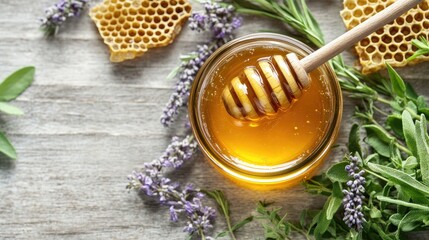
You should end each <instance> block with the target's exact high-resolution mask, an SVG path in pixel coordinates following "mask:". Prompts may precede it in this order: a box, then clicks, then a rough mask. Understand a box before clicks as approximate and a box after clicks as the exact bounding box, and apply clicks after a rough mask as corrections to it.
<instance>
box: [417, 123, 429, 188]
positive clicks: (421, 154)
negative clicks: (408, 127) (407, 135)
mask: <svg viewBox="0 0 429 240" xmlns="http://www.w3.org/2000/svg"><path fill="white" fill-rule="evenodd" d="M426 124H427V122H426V118H425V115H421V122H420V121H416V144H417V153H418V155H417V156H418V160H419V163H420V171H421V174H422V182H423V183H424V184H426V186H429V142H428V140H427V138H426V137H427V129H426Z"/></svg>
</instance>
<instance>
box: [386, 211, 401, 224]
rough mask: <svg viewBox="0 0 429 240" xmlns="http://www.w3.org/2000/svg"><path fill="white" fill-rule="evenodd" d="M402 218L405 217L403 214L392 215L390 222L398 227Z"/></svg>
mask: <svg viewBox="0 0 429 240" xmlns="http://www.w3.org/2000/svg"><path fill="white" fill-rule="evenodd" d="M402 218H403V216H402V215H401V214H399V213H395V214H392V215H391V216H390V217H389V221H390V222H391V223H392V224H393V225H395V226H398V225H399V223H400V222H401V220H402Z"/></svg>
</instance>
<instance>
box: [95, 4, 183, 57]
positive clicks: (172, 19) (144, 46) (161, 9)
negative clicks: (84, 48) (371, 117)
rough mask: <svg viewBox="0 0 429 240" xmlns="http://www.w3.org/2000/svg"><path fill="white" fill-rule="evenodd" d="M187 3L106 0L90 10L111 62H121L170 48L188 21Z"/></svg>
mask: <svg viewBox="0 0 429 240" xmlns="http://www.w3.org/2000/svg"><path fill="white" fill-rule="evenodd" d="M190 13H191V5H190V4H189V1H187V0H180V1H177V0H162V1H159V0H158V1H148V0H104V1H103V2H102V3H100V4H98V5H96V6H94V7H93V8H91V10H90V13H89V15H90V17H91V19H92V20H93V21H94V22H95V24H96V26H97V28H98V31H99V33H100V35H101V37H102V38H103V40H104V43H105V44H106V45H108V46H109V50H110V60H111V61H112V62H122V61H124V60H127V59H133V58H135V57H139V56H141V55H143V54H144V53H145V52H146V51H148V49H149V48H153V47H162V46H166V45H168V44H170V43H171V42H173V40H174V39H175V37H176V35H177V34H178V33H179V32H180V30H181V25H182V24H183V23H184V22H185V21H186V20H187V19H188V18H189V16H190Z"/></svg>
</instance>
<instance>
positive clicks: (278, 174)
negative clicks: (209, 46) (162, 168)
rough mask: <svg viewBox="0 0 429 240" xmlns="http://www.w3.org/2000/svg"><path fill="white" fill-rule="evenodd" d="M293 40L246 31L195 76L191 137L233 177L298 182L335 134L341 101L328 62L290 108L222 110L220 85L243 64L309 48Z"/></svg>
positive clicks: (317, 161) (304, 52)
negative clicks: (252, 115) (236, 113)
mask: <svg viewBox="0 0 429 240" xmlns="http://www.w3.org/2000/svg"><path fill="white" fill-rule="evenodd" d="M297 44H300V43H298V42H296V41H295V40H293V39H290V38H287V37H285V36H282V35H276V34H254V35H250V36H246V37H244V38H242V39H238V40H236V41H234V42H232V43H229V44H227V46H224V47H223V48H222V49H220V50H218V52H216V53H215V54H214V55H213V56H212V57H211V58H210V59H209V60H208V61H207V63H206V64H205V65H204V66H203V67H202V69H201V70H200V72H199V74H198V76H197V78H196V82H195V83H194V84H195V85H194V86H193V90H192V93H191V98H190V119H191V124H192V126H193V130H194V133H195V135H196V138H197V140H198V141H199V143H200V146H201V147H202V149H203V152H204V153H205V154H206V156H207V157H208V158H209V159H210V160H211V162H212V163H214V165H215V166H217V167H218V168H220V169H221V171H222V172H224V173H225V174H226V175H227V176H229V177H232V178H233V179H234V180H239V181H238V182H247V183H251V184H262V185H277V184H281V183H296V182H299V181H300V180H302V179H303V178H305V177H308V176H309V175H310V174H311V173H312V172H313V171H314V169H315V167H316V166H318V165H319V164H320V162H321V160H322V159H323V158H324V157H325V156H326V153H327V152H328V151H327V150H329V146H330V145H331V144H332V143H333V140H334V139H335V136H336V133H337V130H338V124H339V122H340V118H341V111H342V100H341V94H340V90H339V86H338V83H337V81H336V80H335V77H334V75H333V74H332V71H330V70H329V68H328V66H323V67H321V68H318V69H316V70H315V71H313V72H312V73H310V78H311V80H312V81H311V86H310V87H309V88H308V89H306V90H304V91H303V93H302V95H301V96H300V97H299V99H297V100H296V99H295V100H292V101H293V102H292V104H291V105H290V107H289V108H287V109H280V110H279V111H278V112H277V113H276V114H274V115H268V116H264V117H263V118H261V119H259V120H258V121H246V120H239V119H236V118H234V117H232V116H231V115H230V114H229V113H228V112H227V110H226V109H225V106H224V103H223V101H222V90H223V89H224V88H225V86H227V85H228V84H229V83H230V82H231V79H232V78H233V77H235V76H239V75H240V74H243V73H242V72H243V69H245V68H246V67H248V66H257V62H258V60H261V59H266V60H270V59H267V56H274V55H282V56H285V55H286V54H288V53H290V52H292V51H293V52H295V53H297V54H298V56H300V57H303V56H304V55H307V54H308V53H309V51H310V49H308V47H305V46H303V47H302V48H298V47H297V46H296V45H297ZM299 46H300V45H299ZM268 58H269V57H268ZM252 94H254V93H251V92H249V97H252ZM253 97H254V96H253Z"/></svg>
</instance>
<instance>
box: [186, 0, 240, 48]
mask: <svg viewBox="0 0 429 240" xmlns="http://www.w3.org/2000/svg"><path fill="white" fill-rule="evenodd" d="M204 10H205V12H204V13H194V14H192V16H191V18H190V19H189V28H191V29H192V30H195V31H198V32H201V31H209V30H210V31H212V32H213V37H214V38H215V39H222V38H228V39H226V40H227V41H228V40H230V39H231V38H232V36H233V31H234V30H235V29H237V28H239V27H240V26H241V20H240V18H239V17H236V16H235V9H234V7H233V6H232V5H229V6H228V7H224V6H222V5H220V4H218V3H211V2H206V3H204Z"/></svg>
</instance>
